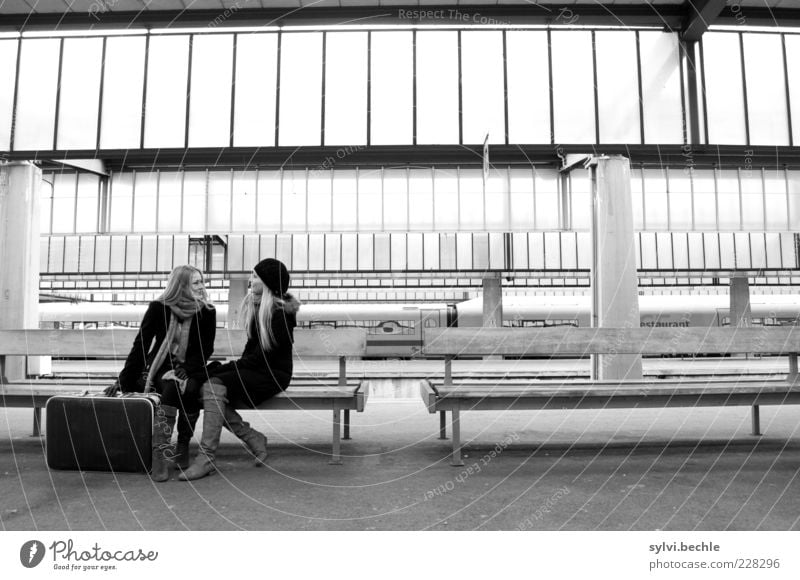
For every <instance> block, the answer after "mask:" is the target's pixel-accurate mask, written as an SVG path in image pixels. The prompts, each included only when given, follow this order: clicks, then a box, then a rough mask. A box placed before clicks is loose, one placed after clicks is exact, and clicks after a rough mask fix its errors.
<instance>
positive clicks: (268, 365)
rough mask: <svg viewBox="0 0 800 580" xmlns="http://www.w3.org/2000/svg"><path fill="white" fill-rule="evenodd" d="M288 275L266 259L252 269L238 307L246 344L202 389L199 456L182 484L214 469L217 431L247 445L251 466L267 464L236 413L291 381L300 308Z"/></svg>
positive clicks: (257, 439) (259, 440)
mask: <svg viewBox="0 0 800 580" xmlns="http://www.w3.org/2000/svg"><path fill="white" fill-rule="evenodd" d="M288 288H289V272H288V271H287V270H286V266H284V265H283V263H282V262H279V261H278V260H274V259H272V258H267V259H266V260H262V261H260V262H259V263H258V264H256V266H255V267H254V268H253V272H252V273H251V275H250V291H249V292H248V294H247V296H245V298H244V301H243V303H242V319H243V320H242V326H243V327H244V328H245V329H246V331H247V343H246V344H245V347H244V352H243V353H242V356H241V357H240V358H239V359H238V360H236V361H233V362H230V363H227V364H225V365H222V366H221V367H218V368H216V369H214V370H213V371H212V372H211V376H210V378H209V379H208V381H207V382H206V383H205V384H204V385H203V388H202V393H203V436H202V438H201V439H200V453H199V454H198V455H197V457H196V458H195V460H194V462H192V465H191V466H190V467H189V469H188V470H186V471H184V472H183V473H182V474H181V475H180V479H182V480H192V479H199V478H201V477H205V476H206V475H209V474H211V473H213V472H214V471H215V470H216V467H215V465H214V461H215V455H216V451H217V447H218V446H219V438H220V434H221V433H222V428H223V427H226V428H228V429H229V430H230V431H231V432H233V434H234V435H236V436H237V437H239V439H241V440H242V441H244V442H245V443H246V444H247V447H248V448H249V449H250V452H251V453H252V454H253V455H254V456H255V459H256V466H258V465H261V464H263V463H264V461H265V460H266V458H267V438H266V436H265V435H263V434H262V433H259V432H258V431H256V430H255V429H253V428H251V427H250V425H249V424H247V423H245V422H244V421H243V420H242V417H241V416H240V415H239V413H237V412H236V407H251V408H252V407H256V406H257V405H258V404H259V403H261V402H263V401H265V400H267V399H268V398H270V397H273V396H275V395H276V394H278V393H280V392H282V391H284V390H286V387H288V386H289V382H290V381H291V380H292V372H293V363H292V343H293V342H294V328H295V326H297V319H296V315H297V311H298V310H299V308H300V303H299V302H298V301H297V300H296V299H295V298H294V297H293V296H292V295H291V294H289V293H288Z"/></svg>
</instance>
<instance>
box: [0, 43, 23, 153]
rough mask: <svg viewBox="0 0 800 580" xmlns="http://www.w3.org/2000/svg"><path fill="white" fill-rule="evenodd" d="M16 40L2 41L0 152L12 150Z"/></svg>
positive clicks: (0, 57)
mask: <svg viewBox="0 0 800 580" xmlns="http://www.w3.org/2000/svg"><path fill="white" fill-rule="evenodd" d="M18 46H19V43H18V41H17V40H16V39H14V40H0V151H8V150H10V149H11V119H12V117H13V114H14V111H13V109H14V84H15V83H16V81H17V78H16V77H17V48H18Z"/></svg>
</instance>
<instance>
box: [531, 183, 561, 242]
mask: <svg viewBox="0 0 800 580" xmlns="http://www.w3.org/2000/svg"><path fill="white" fill-rule="evenodd" d="M558 179H559V177H558V173H557V172H556V171H555V170H549V169H542V170H540V169H535V168H534V185H535V189H536V193H535V194H534V203H535V204H536V215H535V216H534V217H535V220H536V229H537V230H552V229H556V228H558V226H559V224H558V216H559V209H558V206H559V201H558Z"/></svg>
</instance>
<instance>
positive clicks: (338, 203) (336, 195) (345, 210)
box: [332, 170, 358, 232]
mask: <svg viewBox="0 0 800 580" xmlns="http://www.w3.org/2000/svg"><path fill="white" fill-rule="evenodd" d="M332 177H333V229H334V230H336V231H340V232H341V231H355V230H356V229H357V223H356V221H357V219H358V193H357V189H358V181H357V175H356V172H355V171H350V170H342V171H334V172H332Z"/></svg>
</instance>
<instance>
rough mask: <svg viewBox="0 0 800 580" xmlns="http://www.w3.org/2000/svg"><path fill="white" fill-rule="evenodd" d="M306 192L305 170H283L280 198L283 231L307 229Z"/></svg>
mask: <svg viewBox="0 0 800 580" xmlns="http://www.w3.org/2000/svg"><path fill="white" fill-rule="evenodd" d="M306 194H307V192H306V172H305V171H284V172H283V188H282V190H281V198H282V199H283V204H282V210H283V222H282V223H283V231H285V232H298V231H299V232H305V231H308V227H307V224H308V216H307V213H306Z"/></svg>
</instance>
